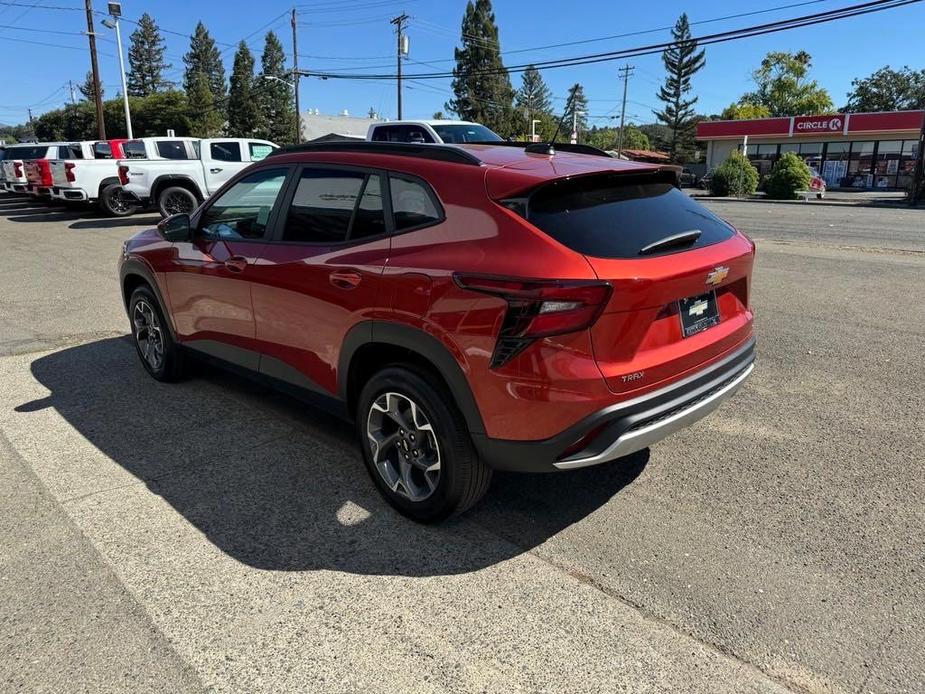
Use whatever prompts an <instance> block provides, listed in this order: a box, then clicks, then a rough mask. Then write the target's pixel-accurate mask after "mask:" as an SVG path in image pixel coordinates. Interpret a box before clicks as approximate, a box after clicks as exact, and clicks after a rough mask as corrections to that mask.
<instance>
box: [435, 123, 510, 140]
mask: <svg viewBox="0 0 925 694" xmlns="http://www.w3.org/2000/svg"><path fill="white" fill-rule="evenodd" d="M432 127H433V129H434V131H436V133H437V134H438V135H439V136H440V139H441V140H443V141H444V142H446V143H448V144H457V143H461V142H500V141H501V136H500V135H498V134H497V133H495V132H493V131H491V130H489V129H488V128H486V127H485V126H484V125H476V124H469V125H460V124H456V125H434V126H432Z"/></svg>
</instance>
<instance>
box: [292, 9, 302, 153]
mask: <svg viewBox="0 0 925 694" xmlns="http://www.w3.org/2000/svg"><path fill="white" fill-rule="evenodd" d="M296 27H297V22H296V11H295V8H294V7H293V8H292V90H293V91H294V92H295V143H296V144H297V145H298V144H300V143H301V142H302V115H301V113H300V112H299V77H300V76H301V75H300V74H299V41H298V39H297V38H296Z"/></svg>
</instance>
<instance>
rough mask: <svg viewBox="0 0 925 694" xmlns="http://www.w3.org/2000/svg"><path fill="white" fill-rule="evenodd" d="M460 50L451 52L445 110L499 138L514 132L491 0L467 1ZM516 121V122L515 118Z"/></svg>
mask: <svg viewBox="0 0 925 694" xmlns="http://www.w3.org/2000/svg"><path fill="white" fill-rule="evenodd" d="M461 42H462V48H457V49H455V51H454V54H455V58H456V67H454V68H453V85H452V86H453V94H454V95H455V98H454V99H451V100H450V101H448V102H447V103H446V108H447V109H449V110H451V111H454V112H455V113H457V114H458V115H459V117H460V118H462V119H464V120H470V121H475V122H476V123H482V124H483V125H486V126H488V127H489V128H491V129H492V130H494V131H495V132H497V133H499V134H500V135H510V134H512V133H513V131H514V130H516V129H517V128H516V126H515V121H514V109H513V101H514V90H513V88H512V87H511V78H510V75H508V73H507V71H506V70H505V69H504V63H503V62H502V61H501V44H500V43H499V41H498V26H497V25H496V24H495V14H494V12H493V11H492V9H491V0H475V2H474V3H473V0H468V2H467V3H466V13H465V15H464V16H463V20H462V41H461ZM518 122H519V119H518Z"/></svg>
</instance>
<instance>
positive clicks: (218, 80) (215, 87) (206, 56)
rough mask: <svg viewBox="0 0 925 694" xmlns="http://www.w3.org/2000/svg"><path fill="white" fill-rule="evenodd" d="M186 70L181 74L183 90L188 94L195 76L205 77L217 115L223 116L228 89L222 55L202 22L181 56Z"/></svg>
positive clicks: (197, 26)
mask: <svg viewBox="0 0 925 694" xmlns="http://www.w3.org/2000/svg"><path fill="white" fill-rule="evenodd" d="M183 63H184V64H185V65H186V70H185V71H184V73H183V89H185V90H186V92H187V93H189V92H190V91H191V90H192V88H193V83H194V82H195V80H196V75H197V74H199V73H202V74H203V75H205V76H206V81H207V83H208V85H209V91H211V92H212V99H213V101H214V102H215V105H216V107H217V108H218V110H219V113H221V114H222V116H224V111H225V101H226V98H227V96H228V89H227V87H226V85H225V66H224V65H223V64H222V54H221V52H219V50H218V47H217V46H216V45H215V41H214V40H213V38H212V37H211V36H209V30H208V29H206V27H205V25H204V24H203V23H202V22H199V23H198V24H197V25H196V31H195V32H193V36H192V37H191V38H190V46H189V52H188V53H187V54H186V55H185V56H183Z"/></svg>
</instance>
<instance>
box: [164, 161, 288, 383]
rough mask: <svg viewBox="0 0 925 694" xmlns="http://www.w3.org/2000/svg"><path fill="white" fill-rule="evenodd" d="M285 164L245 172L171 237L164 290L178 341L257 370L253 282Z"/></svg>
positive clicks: (276, 208)
mask: <svg viewBox="0 0 925 694" xmlns="http://www.w3.org/2000/svg"><path fill="white" fill-rule="evenodd" d="M291 170H292V167H290V166H274V167H267V168H261V169H258V170H257V171H253V172H250V173H248V174H246V175H244V176H242V177H241V178H239V179H238V180H237V181H235V182H234V183H232V184H231V185H230V186H229V187H228V188H227V189H226V190H224V191H223V192H221V193H220V194H219V195H218V196H217V197H216V198H215V199H214V200H212V201H210V202H209V203H207V204H206V205H205V206H204V207H203V209H202V211H201V212H200V213H199V214H198V215H197V217H196V218H194V220H193V237H192V240H191V241H189V242H181V243H176V244H175V250H176V253H175V256H174V258H173V261H172V263H171V264H169V265H168V269H167V272H166V273H165V274H166V284H167V293H168V296H169V301H170V305H171V308H172V312H173V316H174V322H175V325H176V328H177V333H178V334H179V337H180V340H181V342H183V343H185V344H186V345H187V346H189V347H192V348H194V349H199V350H200V351H203V352H206V353H208V354H212V355H213V356H218V357H221V358H223V359H226V360H228V361H231V362H233V363H236V364H238V365H240V366H244V367H248V368H251V369H254V370H256V369H257V365H258V361H259V359H258V357H257V351H256V350H255V347H254V337H255V324H254V310H253V303H252V300H251V286H250V283H251V282H252V281H253V279H254V264H255V263H256V262H257V259H258V258H259V257H260V252H261V250H262V249H263V247H264V245H265V244H266V240H267V235H268V233H269V230H270V229H271V228H272V225H273V224H274V223H275V221H276V216H277V215H278V213H279V210H280V205H279V201H280V199H281V197H282V191H283V188H284V184H285V182H286V179H287V176H288V175H289V174H290V172H291Z"/></svg>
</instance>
